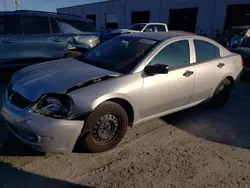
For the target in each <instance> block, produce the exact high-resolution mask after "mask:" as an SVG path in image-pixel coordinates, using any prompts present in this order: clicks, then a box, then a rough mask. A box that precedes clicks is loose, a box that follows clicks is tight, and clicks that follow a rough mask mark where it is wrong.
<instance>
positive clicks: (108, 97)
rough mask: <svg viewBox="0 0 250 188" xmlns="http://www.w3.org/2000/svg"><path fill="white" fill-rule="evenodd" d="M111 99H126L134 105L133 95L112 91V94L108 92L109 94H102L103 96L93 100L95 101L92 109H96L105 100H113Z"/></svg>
mask: <svg viewBox="0 0 250 188" xmlns="http://www.w3.org/2000/svg"><path fill="white" fill-rule="evenodd" d="M111 99H123V100H126V101H128V102H129V103H130V104H131V106H132V107H133V105H132V99H131V97H129V96H127V95H125V94H122V93H112V94H107V95H104V96H101V97H99V98H97V99H96V100H95V101H93V103H92V105H91V108H92V110H94V109H95V108H96V107H97V106H99V105H100V104H101V103H103V102H105V101H108V100H111ZM133 108H134V107H133Z"/></svg>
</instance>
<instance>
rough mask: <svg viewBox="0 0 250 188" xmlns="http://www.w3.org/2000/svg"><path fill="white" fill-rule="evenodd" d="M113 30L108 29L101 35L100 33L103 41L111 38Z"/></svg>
mask: <svg viewBox="0 0 250 188" xmlns="http://www.w3.org/2000/svg"><path fill="white" fill-rule="evenodd" d="M114 30H115V29H113V28H109V29H107V30H105V31H104V32H103V33H102V36H103V39H104V40H109V39H111V38H112V34H111V32H112V31H114Z"/></svg>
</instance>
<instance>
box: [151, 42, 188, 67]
mask: <svg viewBox="0 0 250 188" xmlns="http://www.w3.org/2000/svg"><path fill="white" fill-rule="evenodd" d="M151 64H165V65H168V66H169V68H175V67H180V66H185V65H189V64H190V50H189V42H188V41H187V40H182V41H178V42H174V43H171V44H169V45H168V46H166V47H165V48H163V49H162V50H161V51H160V52H159V53H158V54H157V55H156V56H155V57H154V59H153V60H152V61H151Z"/></svg>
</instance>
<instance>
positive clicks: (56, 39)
mask: <svg viewBox="0 0 250 188" xmlns="http://www.w3.org/2000/svg"><path fill="white" fill-rule="evenodd" d="M53 42H62V40H60V39H58V38H55V39H53Z"/></svg>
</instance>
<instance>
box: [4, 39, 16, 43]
mask: <svg viewBox="0 0 250 188" xmlns="http://www.w3.org/2000/svg"><path fill="white" fill-rule="evenodd" d="M2 42H3V43H7V44H11V43H15V41H14V40H9V39H3V40H2Z"/></svg>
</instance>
